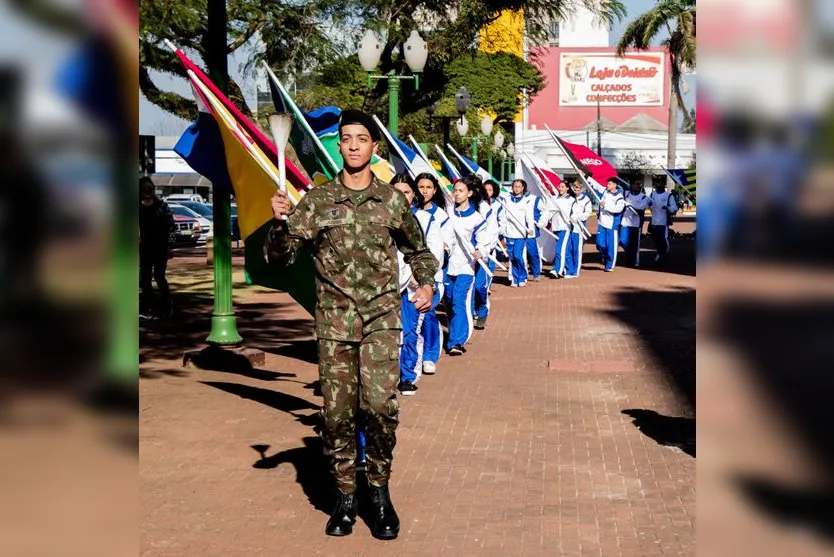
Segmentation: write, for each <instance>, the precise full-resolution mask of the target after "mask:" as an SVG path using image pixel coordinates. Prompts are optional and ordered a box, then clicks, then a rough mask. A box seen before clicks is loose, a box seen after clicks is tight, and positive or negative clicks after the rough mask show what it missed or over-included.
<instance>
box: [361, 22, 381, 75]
mask: <svg viewBox="0 0 834 557" xmlns="http://www.w3.org/2000/svg"><path fill="white" fill-rule="evenodd" d="M358 54H359V63H360V64H362V68H363V69H364V70H365V71H366V72H372V71H374V68H376V67H377V65H378V64H379V59H380V58H381V57H382V45H381V44H380V43H379V41H378V40H377V38H376V35H375V34H374V32H373V31H371V30H370V29H368V30H366V31H365V35H364V36H363V37H362V40H360V41H359V48H358Z"/></svg>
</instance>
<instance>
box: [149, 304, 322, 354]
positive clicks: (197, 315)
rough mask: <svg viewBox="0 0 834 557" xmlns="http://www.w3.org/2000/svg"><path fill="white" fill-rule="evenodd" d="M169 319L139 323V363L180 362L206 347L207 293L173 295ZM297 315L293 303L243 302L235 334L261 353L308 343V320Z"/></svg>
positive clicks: (238, 307) (310, 329)
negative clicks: (295, 342) (298, 341)
mask: <svg viewBox="0 0 834 557" xmlns="http://www.w3.org/2000/svg"><path fill="white" fill-rule="evenodd" d="M172 297H173V300H174V305H175V308H176V310H175V313H174V315H173V316H172V317H170V318H166V319H160V320H153V321H141V322H140V324H139V346H140V350H139V363H140V364H142V363H145V362H148V361H150V360H155V359H167V360H172V359H180V358H182V356H183V353H184V352H185V351H187V350H194V349H199V348H202V347H204V346H206V336H208V333H209V331H210V330H211V314H212V309H213V301H212V296H211V295H210V294H202V293H192V292H180V293H177V292H174V293H173V294H172ZM289 313H294V314H295V315H297V308H296V307H295V304H294V302H285V303H277V302H244V303H239V304H237V305H236V306H235V315H236V316H237V327H238V332H239V333H240V335H241V336H242V337H243V338H244V345H245V346H247V347H251V348H258V349H260V350H264V351H272V350H276V349H280V348H282V347H284V346H285V345H287V343H288V342H292V341H293V340H294V339H298V338H303V339H305V340H304V341H303V342H307V340H306V339H309V338H311V337H312V335H313V320H312V318H310V317H304V318H297V317H296V318H290V317H289V316H288V314H289Z"/></svg>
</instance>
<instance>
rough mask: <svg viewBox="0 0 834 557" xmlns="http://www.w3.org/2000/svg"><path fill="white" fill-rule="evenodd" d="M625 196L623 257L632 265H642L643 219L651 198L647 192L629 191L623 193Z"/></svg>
mask: <svg viewBox="0 0 834 557" xmlns="http://www.w3.org/2000/svg"><path fill="white" fill-rule="evenodd" d="M623 197H624V198H625V205H626V208H625V211H624V212H623V220H622V221H621V222H620V245H621V246H623V259H625V264H626V265H628V266H630V267H639V266H640V237H641V236H642V235H643V221H644V220H645V218H646V216H645V214H646V207H648V206H649V198H648V197H647V196H646V194H645V193H643V192H639V193H632V192H630V191H627V192H625V193H624V194H623Z"/></svg>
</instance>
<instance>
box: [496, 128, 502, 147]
mask: <svg viewBox="0 0 834 557" xmlns="http://www.w3.org/2000/svg"><path fill="white" fill-rule="evenodd" d="M494 141H495V148H496V149H500V148H501V147H503V146H504V134H503V133H501V130H498V131H497V132H495V138H494Z"/></svg>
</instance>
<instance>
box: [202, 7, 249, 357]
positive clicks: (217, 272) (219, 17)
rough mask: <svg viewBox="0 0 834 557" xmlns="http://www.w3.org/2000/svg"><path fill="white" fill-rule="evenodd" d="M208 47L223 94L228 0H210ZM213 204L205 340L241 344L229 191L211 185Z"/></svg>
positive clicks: (226, 73)
mask: <svg viewBox="0 0 834 557" xmlns="http://www.w3.org/2000/svg"><path fill="white" fill-rule="evenodd" d="M207 11H208V14H207V16H208V35H209V39H208V43H209V44H208V48H207V49H206V62H207V65H208V70H209V75H210V76H211V79H212V81H214V83H215V85H217V87H218V88H219V89H220V91H222V92H223V93H224V94H225V93H226V92H227V90H228V80H229V70H228V58H227V54H226V41H227V36H226V35H227V23H226V21H227V20H226V17H227V16H226V0H209V1H208V10H207ZM212 206H213V208H214V222H213V225H214V311H213V313H212V316H211V332H210V333H209V336H208V338H206V341H207V342H208V343H209V344H215V345H224V346H228V345H234V344H240V342H241V341H242V340H243V338H242V337H241V336H240V334H239V333H238V332H237V322H236V320H235V314H234V311H233V310H232V230H231V229H232V222H231V203H230V200H229V192H227V191H224V190H220V189H219V188H216V187H213V188H212Z"/></svg>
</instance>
